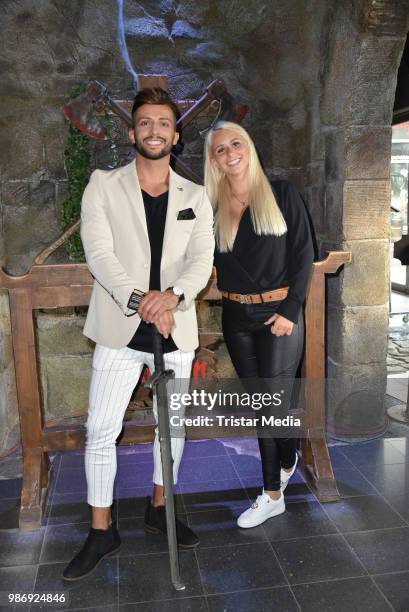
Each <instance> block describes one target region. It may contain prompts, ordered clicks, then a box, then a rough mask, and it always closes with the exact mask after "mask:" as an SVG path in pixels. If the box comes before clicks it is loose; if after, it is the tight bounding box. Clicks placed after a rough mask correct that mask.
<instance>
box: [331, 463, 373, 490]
mask: <svg viewBox="0 0 409 612" xmlns="http://www.w3.org/2000/svg"><path fill="white" fill-rule="evenodd" d="M371 469H372V468H371ZM334 475H335V480H336V483H337V487H338V491H339V494H340V495H341V497H356V496H359V497H360V496H361V495H374V494H376V490H375V489H374V487H373V486H372V484H371V483H370V482H368V480H367V479H366V477H365V476H363V475H362V474H360V472H359V471H358V470H357V469H356V468H354V467H351V468H348V469H345V468H340V469H337V468H335V469H334Z"/></svg>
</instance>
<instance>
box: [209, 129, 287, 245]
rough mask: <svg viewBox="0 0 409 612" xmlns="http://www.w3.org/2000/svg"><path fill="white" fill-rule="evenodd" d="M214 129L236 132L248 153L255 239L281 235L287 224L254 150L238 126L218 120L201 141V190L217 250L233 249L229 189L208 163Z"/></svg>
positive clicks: (224, 177) (210, 155)
mask: <svg viewBox="0 0 409 612" xmlns="http://www.w3.org/2000/svg"><path fill="white" fill-rule="evenodd" d="M217 130H231V131H232V132H236V134H238V135H239V136H241V138H243V140H244V141H245V143H246V144H247V147H248V150H249V169H248V173H249V200H248V205H249V208H250V214H251V220H252V223H253V227H254V231H255V233H256V234H258V235H259V236H262V235H274V236H282V235H283V234H285V232H286V231H287V225H286V223H285V220H284V217H283V215H282V213H281V210H280V208H279V206H278V204H277V201H276V199H275V197H274V193H273V190H272V189H271V186H270V183H269V182H268V179H267V177H266V175H265V174H264V172H263V169H262V167H261V164H260V161H259V158H258V155H257V151H256V148H255V146H254V143H253V141H252V140H251V138H250V136H249V134H248V133H247V132H246V130H245V129H244V128H242V127H241V125H239V124H238V123H233V122H231V121H219V122H218V123H216V125H215V126H214V127H213V128H212V129H211V130H209V132H208V134H207V137H206V142H205V187H206V191H207V195H208V197H209V200H210V202H211V204H212V206H213V210H214V216H215V236H216V243H217V246H218V248H219V250H220V251H221V252H222V253H223V252H227V251H231V250H232V248H233V239H232V224H231V216H230V211H229V200H230V197H231V189H230V186H229V181H228V179H227V176H226V174H225V173H224V172H222V171H221V170H219V168H218V167H217V166H216V165H215V164H213V163H212V158H213V152H212V141H213V136H214V133H215V132H216V131H217Z"/></svg>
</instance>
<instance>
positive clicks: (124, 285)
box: [63, 88, 214, 580]
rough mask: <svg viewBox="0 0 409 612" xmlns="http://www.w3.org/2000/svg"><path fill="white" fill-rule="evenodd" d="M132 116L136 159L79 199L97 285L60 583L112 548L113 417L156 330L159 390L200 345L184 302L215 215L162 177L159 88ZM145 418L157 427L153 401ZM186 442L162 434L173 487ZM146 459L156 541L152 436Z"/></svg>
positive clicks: (171, 122) (186, 543)
mask: <svg viewBox="0 0 409 612" xmlns="http://www.w3.org/2000/svg"><path fill="white" fill-rule="evenodd" d="M132 116H133V121H134V127H133V129H131V130H130V131H129V137H130V140H131V141H132V142H133V143H134V144H135V148H136V158H135V161H133V162H132V163H130V164H128V165H126V166H124V167H122V168H118V169H116V170H111V171H102V170H95V172H93V174H92V176H91V179H90V182H89V184H88V186H87V188H86V189H85V192H84V196H83V200H82V210H81V238H82V241H83V244H84V250H85V254H86V259H87V263H88V266H89V269H90V271H91V272H92V274H93V276H94V277H95V283H94V287H93V292H92V296H91V301H90V305H89V309H88V316H87V320H86V323H85V328H84V334H85V335H86V336H88V337H89V338H91V339H92V340H94V341H95V342H96V347H95V352H94V356H93V363H92V378H91V384H90V396H89V409H88V419H87V424H86V429H87V441H86V447H85V471H86V477H87V486H88V503H89V504H90V506H91V507H92V526H91V529H90V532H89V535H88V538H87V540H86V542H85V544H84V546H83V548H82V550H81V551H80V552H79V553H78V555H76V557H74V559H73V560H72V561H71V563H70V564H69V565H68V567H67V568H66V569H65V571H64V574H63V576H64V578H65V579H66V580H79V579H81V578H83V577H85V576H87V575H88V574H89V573H90V572H92V571H93V569H94V568H95V567H96V566H97V564H98V563H99V561H101V559H103V558H104V557H106V556H108V555H110V554H114V553H115V552H116V551H117V550H119V547H120V537H119V534H118V531H117V528H116V525H115V522H112V520H111V504H112V498H113V485H114V479H115V474H116V446H115V441H116V439H117V437H118V435H119V433H120V431H121V429H122V422H123V416H124V413H125V410H126V408H127V406H128V403H129V400H130V398H131V394H132V392H133V389H134V387H135V385H136V383H137V381H138V379H139V376H140V373H141V371H142V368H143V366H144V364H147V365H148V366H149V368H150V369H151V370H154V363H153V345H152V328H153V325H154V324H155V325H156V327H157V328H158V330H159V331H160V333H161V334H162V336H163V349H164V361H165V367H166V368H171V369H173V370H174V371H175V381H170V382H169V383H168V392H172V391H178V392H186V391H187V390H188V383H189V379H190V372H191V366H192V361H193V357H194V350H195V348H196V347H197V345H198V335H197V322H196V311H195V305H194V299H195V297H196V295H197V293H198V292H199V291H200V290H201V289H202V288H203V287H205V285H206V283H207V281H208V279H209V276H210V273H211V269H212V262H213V249H214V240H213V230H212V225H213V215H212V210H211V206H210V203H209V201H208V199H207V196H206V193H205V190H204V188H203V187H201V186H198V185H195V184H194V183H192V182H190V181H188V180H186V179H184V178H182V177H180V176H179V175H177V174H176V173H175V172H173V171H172V169H171V168H170V167H169V161H170V152H171V149H172V147H173V146H174V145H175V144H176V143H177V141H178V139H179V133H178V132H177V131H176V120H177V118H178V109H177V106H176V105H175V103H174V102H172V100H171V99H170V97H169V95H168V94H167V92H165V91H164V90H162V89H160V88H153V89H143V90H141V91H140V92H139V93H138V94H137V96H136V97H135V100H134V104H133V108H132ZM154 413H155V416H156V417H157V410H156V403H155V401H154ZM173 414H174V413H173ZM173 414H172V416H173ZM173 421H175V420H174V419H173ZM176 421H177V420H176ZM184 435H185V434H184V428H183V426H171V446H172V457H173V475H174V481H175V482H177V475H178V468H179V465H180V461H181V458H182V453H183V446H184ZM153 454H154V471H153V482H154V487H153V495H152V499H151V500H149V499H148V505H147V508H146V512H145V529H146V530H147V531H150V532H153V533H166V517H165V507H164V503H165V500H164V495H163V479H162V464H161V457H160V445H159V440H158V432H157V431H156V434H155V440H154V450H153ZM177 538H178V543H179V546H182V547H185V548H192V547H194V546H196V545H197V544H198V543H199V540H198V538H197V536H196V535H195V534H194V533H193V532H192V531H191V530H190V529H189V528H188V527H187V526H186V525H184V524H183V523H181V522H180V521H179V520H177Z"/></svg>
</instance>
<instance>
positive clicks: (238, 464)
mask: <svg viewBox="0 0 409 612" xmlns="http://www.w3.org/2000/svg"><path fill="white" fill-rule="evenodd" d="M230 459H231V461H232V463H233V465H234V468H235V470H236V472H237V474H238V476H239V478H241V479H249V478H260V477H261V475H262V472H261V461H260V458H256V457H250V456H248V455H230Z"/></svg>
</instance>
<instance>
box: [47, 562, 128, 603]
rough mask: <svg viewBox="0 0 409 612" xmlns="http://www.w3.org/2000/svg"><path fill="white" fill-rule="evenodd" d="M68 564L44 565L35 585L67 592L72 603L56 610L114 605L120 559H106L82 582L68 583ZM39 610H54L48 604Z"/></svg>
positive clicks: (116, 598) (58, 591)
mask: <svg viewBox="0 0 409 612" xmlns="http://www.w3.org/2000/svg"><path fill="white" fill-rule="evenodd" d="M66 565H67V564H66V563H53V564H51V565H48V564H46V565H40V567H39V569H38V575H37V580H36V584H35V590H36V592H38V591H42V592H47V591H54V592H57V593H61V592H65V593H67V596H68V600H69V605H68V606H67V605H66V604H62V603H61V604H60V605H54V604H53V607H52V609H53V610H61V609H63V610H64V609H72V608H74V609H75V608H81V607H84V605H85V606H86V607H87V609H89V608H92V607H93V606H94V607H96V606H99V605H101V602H103V603H104V605H107V606H110V605H112V604H116V603H117V601H118V567H117V559H116V558H110V559H103V560H102V561H101V562H100V564H99V565H98V567H97V568H96V569H95V570H94V572H92V574H91V575H90V576H88V577H87V578H86V579H84V580H79V581H78V582H67V581H65V580H63V578H62V573H63V571H64V569H65V567H66ZM35 609H36V610H37V609H40V610H41V609H44V610H50V605H49V604H48V607H47V606H46V605H45V606H44V607H41V606H38V608H37V606H36V608H35Z"/></svg>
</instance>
